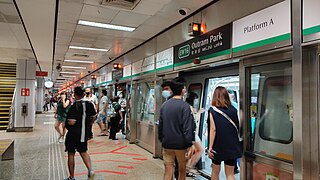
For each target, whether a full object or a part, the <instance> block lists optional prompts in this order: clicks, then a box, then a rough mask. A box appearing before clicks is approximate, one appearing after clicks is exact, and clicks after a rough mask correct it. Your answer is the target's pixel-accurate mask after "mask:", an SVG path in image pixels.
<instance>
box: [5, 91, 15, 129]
mask: <svg viewBox="0 0 320 180" xmlns="http://www.w3.org/2000/svg"><path fill="white" fill-rule="evenodd" d="M16 90H17V88H14V92H13V97H12V101H11V107H10V110H9V123H8V128H7V132H10V131H14V121H15V108H14V103H15V99H16V98H15V97H16Z"/></svg>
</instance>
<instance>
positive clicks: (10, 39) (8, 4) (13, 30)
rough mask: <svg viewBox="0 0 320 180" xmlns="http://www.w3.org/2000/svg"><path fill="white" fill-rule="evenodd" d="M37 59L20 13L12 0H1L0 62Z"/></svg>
mask: <svg viewBox="0 0 320 180" xmlns="http://www.w3.org/2000/svg"><path fill="white" fill-rule="evenodd" d="M26 58H27V59H35V57H34V54H33V52H32V49H31V46H30V44H29V41H28V38H27V35H26V33H25V30H24V28H23V26H22V24H21V21H20V18H19V15H18V13H17V11H16V8H15V6H14V5H13V3H12V1H11V0H0V62H1V63H16V60H17V59H26Z"/></svg>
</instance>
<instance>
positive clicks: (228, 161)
mask: <svg viewBox="0 0 320 180" xmlns="http://www.w3.org/2000/svg"><path fill="white" fill-rule="evenodd" d="M211 160H212V163H213V164H215V165H220V164H221V162H222V161H220V160H217V159H211ZM223 162H224V164H225V165H228V166H235V165H236V163H237V159H230V160H226V161H223Z"/></svg>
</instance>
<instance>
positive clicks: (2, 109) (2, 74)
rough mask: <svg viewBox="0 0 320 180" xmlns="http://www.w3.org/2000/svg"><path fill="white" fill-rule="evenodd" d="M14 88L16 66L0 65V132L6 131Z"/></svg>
mask: <svg viewBox="0 0 320 180" xmlns="http://www.w3.org/2000/svg"><path fill="white" fill-rule="evenodd" d="M15 86H16V64H9V63H8V64H7V63H0V130H6V129H7V127H8V123H9V113H10V107H11V103H12V98H13V93H14V89H15Z"/></svg>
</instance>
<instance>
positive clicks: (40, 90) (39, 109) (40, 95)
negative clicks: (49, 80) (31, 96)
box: [36, 78, 44, 114]
mask: <svg viewBox="0 0 320 180" xmlns="http://www.w3.org/2000/svg"><path fill="white" fill-rule="evenodd" d="M36 94H37V96H36V99H37V100H36V102H37V107H36V113H37V114H41V113H42V110H43V108H42V107H43V105H44V99H43V98H44V96H43V95H44V78H37V88H36Z"/></svg>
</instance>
